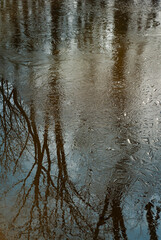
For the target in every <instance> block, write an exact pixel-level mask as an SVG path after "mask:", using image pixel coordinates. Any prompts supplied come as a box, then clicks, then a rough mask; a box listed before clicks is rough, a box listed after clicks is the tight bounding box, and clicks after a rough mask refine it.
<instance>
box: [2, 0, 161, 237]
mask: <svg viewBox="0 0 161 240" xmlns="http://www.w3.org/2000/svg"><path fill="white" fill-rule="evenodd" d="M4 2H5V3H6V4H8V5H9V9H10V11H9V12H7V11H6V12H7V13H5V11H2V10H0V11H2V12H3V18H4V19H7V14H8V15H9V18H10V20H14V21H13V34H11V35H12V38H11V39H10V37H9V39H8V43H9V44H8V45H9V46H10V45H11V46H12V47H13V48H14V49H16V50H17V49H18V50H20V49H21V51H22V50H23V48H25V50H26V51H29V52H30V51H33V50H39V48H41V50H43V49H45V44H44V42H47V43H48V44H47V47H49V46H50V54H51V55H52V57H53V58H52V64H51V65H52V66H51V67H50V68H49V69H48V71H49V72H50V73H49V76H50V77H49V78H50V79H49V80H48V81H49V82H48V84H49V91H48V93H47V97H46V98H45V111H44V112H43V113H42V116H41V117H42V119H41V120H42V121H41V122H42V124H39V123H38V121H37V118H38V117H37V114H38V113H37V112H38V111H37V109H36V106H35V105H36V104H35V102H34V100H35V99H34V97H33V96H32V97H31V98H30V102H29V103H25V101H22V99H21V97H20V95H21V94H20V90H19V88H18V87H16V84H15V83H13V84H11V83H9V82H8V81H6V80H5V76H3V77H2V78H1V87H0V103H1V109H0V110H1V113H0V125H1V129H2V132H1V134H0V147H1V155H0V157H1V158H0V159H1V160H0V161H1V172H2V175H3V176H5V177H6V175H8V176H9V173H10V174H11V176H12V178H13V179H14V183H13V184H12V186H11V189H7V190H6V191H5V194H7V193H9V192H10V191H13V192H14V191H15V192H14V194H15V193H16V195H17V199H16V203H17V204H16V206H15V209H14V211H13V212H14V217H13V218H12V224H13V226H14V227H15V228H16V229H18V230H17V231H18V235H17V238H18V239H24V238H25V239H35V238H36V239H37V238H42V239H64V238H66V239H80V238H81V239H106V236H105V235H106V234H107V235H108V236H109V235H110V236H111V235H112V236H113V238H114V239H116V240H117V239H128V233H127V221H126V218H125V213H124V208H123V202H124V201H123V199H124V198H125V197H126V196H127V195H128V191H129V189H130V186H131V185H132V183H133V182H134V181H135V179H136V175H135V172H133V166H134V164H136V163H133V164H132V163H131V160H130V159H129V156H133V155H134V154H135V153H136V152H137V151H138V149H139V141H138V142H135V140H136V139H133V137H132V135H133V134H134V131H133V132H132V133H131V132H130V129H129V122H128V121H127V120H126V119H125V118H124V117H125V116H126V115H124V114H126V112H125V110H126V107H127V105H128V102H127V93H128V82H127V79H126V73H125V70H126V64H127V53H128V48H129V46H130V44H129V41H128V33H129V26H130V21H131V19H130V18H131V16H130V13H129V12H130V9H129V12H128V11H123V10H122V8H121V7H120V6H121V5H127V1H125V0H122V1H114V8H113V9H114V11H113V15H112V21H111V22H112V23H111V22H108V20H104V22H101V26H100V25H99V24H100V22H99V21H98V23H97V24H96V20H95V19H98V20H100V19H101V17H102V15H101V17H100V16H99V15H98V16H97V14H96V13H97V9H99V10H100V9H102V12H101V13H103V16H104V18H105V16H106V13H107V6H108V4H109V1H107V2H106V1H101V2H99V3H98V2H97V1H96V0H95V1H92V0H91V1H79V0H78V1H76V3H77V5H76V7H75V8H72V7H73V5H72V6H71V5H70V7H71V9H70V10H71V12H72V11H73V12H74V14H73V16H74V17H73V18H74V19H75V20H74V21H75V22H74V21H73V22H72V20H71V18H70V14H69V15H68V14H67V12H66V10H65V8H64V6H67V4H66V3H65V1H49V4H48V5H46V3H45V1H32V3H31V2H30V1H29V0H24V1H23V2H22V6H21V8H22V11H21V13H20V12H19V11H18V10H19V9H20V7H19V1H15V2H14V3H13V1H2V2H1V3H0V4H1V8H2V9H4V8H5V7H6V5H5V4H3V3H4ZM129 2H132V1H129ZM152 2H153V4H155V5H157V1H152ZM36 6H39V8H38V7H37V8H36ZM95 6H97V7H98V8H96V7H95ZM112 6H113V5H112ZM12 7H13V8H12ZM68 7H69V6H68ZM35 8H36V11H35ZM45 8H46V9H47V10H48V13H50V14H49V15H50V17H49V18H47V17H46V16H45V14H42V13H43V11H44V9H45ZM46 9H45V10H46ZM5 10H6V8H5ZM47 10H46V11H47ZM18 12H19V13H18ZM30 12H32V13H33V15H32V17H31V16H30ZM73 12H72V13H73ZM80 13H81V14H80ZM21 14H22V16H21ZM41 16H43V17H44V19H45V21H46V22H45V21H43V20H42V19H43V17H42V19H41ZM45 17H46V18H45ZM20 19H21V20H20ZM149 19H150V20H149ZM151 19H153V20H152V21H155V19H156V13H155V8H154V9H153V10H152V13H150V14H148V16H147V19H146V20H147V21H146V24H145V28H146V26H147V25H149V24H150V22H151ZM35 20H36V23H35ZM40 20H41V21H40ZM39 21H40V22H39ZM4 22H5V21H4ZM71 22H72V24H73V25H72V26H73V29H74V30H73V32H71V29H70V23H71ZM37 23H40V25H41V26H39V24H37ZM110 24H112V26H111V32H112V34H113V35H112V37H113V38H112V50H111V52H112V54H113V58H112V61H113V69H112V79H111V85H112V91H111V92H110V94H111V101H112V102H113V104H114V116H115V119H114V120H113V119H112V121H113V122H112V127H113V129H112V130H113V131H114V134H116V139H117V140H116V144H117V146H118V148H119V150H120V153H121V154H120V155H119V154H118V156H116V163H115V164H114V166H113V169H112V174H111V177H110V179H108V180H107V186H106V192H105V194H104V200H103V204H102V205H101V206H100V208H101V209H102V210H98V209H99V206H97V204H98V203H99V200H98V199H97V195H94V194H93V195H94V196H92V197H93V199H94V201H92V200H91V199H90V200H89V199H88V198H87V196H86V195H88V194H91V195H92V193H91V192H90V191H89V193H88V194H87V192H88V189H87V188H84V191H81V189H80V187H79V186H77V185H76V184H75V183H74V182H73V181H72V180H71V179H72V176H70V174H69V171H68V164H69V163H68V164H67V156H66V152H65V144H64V142H65V141H64V137H63V136H64V135H63V134H64V133H63V127H62V122H61V121H62V115H61V114H62V113H61V93H60V89H61V86H60V85H59V80H60V76H59V70H58V69H60V68H61V67H60V63H61V47H62V45H63V40H62V39H63V38H64V35H65V37H66V38H67V40H68V41H69V42H71V43H72V41H73V39H74V41H75V42H76V43H77V44H78V46H77V47H78V49H79V50H81V49H83V51H85V50H86V49H90V50H89V52H90V53H92V51H93V50H94V51H96V52H97V51H98V49H99V53H100V52H101V51H103V50H102V49H103V46H104V45H105V44H106V41H107V38H106V37H107V36H106V35H107V33H109V32H110V30H109V26H110ZM46 25H48V27H49V31H48V32H47V33H46V35H45V34H44V32H45V31H44V29H45V27H46ZM34 26H35V29H36V30H35V29H34ZM64 26H65V27H64ZM39 27H40V29H39ZM33 29H34V30H35V31H36V33H38V34H34V30H33ZM65 29H66V32H65ZM101 29H103V30H101ZM43 31H44V32H43ZM101 31H102V32H101ZM64 32H65V33H64ZM24 36H25V37H24ZM96 36H97V37H96ZM102 39H103V40H102ZM41 40H42V42H41ZM95 40H97V41H95ZM40 42H41V43H42V44H40ZM102 42H103V43H102ZM8 45H7V44H6V45H5V46H8ZM94 60H95V59H93V55H92V61H90V63H89V65H90V71H89V72H90V73H89V75H91V76H93V75H92V73H93V72H94V71H95V70H94V69H93V65H92V64H93V61H94ZM28 62H29V60H28ZM53 62H54V63H53ZM34 64H35V65H36V64H37V62H36V63H34ZM34 64H33V65H34ZM6 66H8V63H7V64H6ZM30 67H31V66H30V63H29V68H30ZM31 68H32V67H31ZM6 69H7V67H6ZM15 69H16V68H14V71H15ZM26 69H27V70H26ZM16 71H17V72H19V73H21V72H27V73H28V67H26V65H25V67H24V68H23V67H22V68H21V67H20V69H19V68H17V69H16ZM16 71H15V72H16ZM31 71H32V70H31ZM36 71H37V70H36ZM53 72H54V74H53ZM4 75H5V74H4ZM15 75H16V74H15ZM17 75H18V74H17ZM33 75H34V74H33ZM35 75H36V74H35ZM85 76H86V75H85ZM30 80H31V79H30ZM13 82H14V81H13ZM15 82H16V81H15ZM33 85H34V84H33ZM87 93H88V89H87ZM112 110H113V109H112ZM134 118H135V116H134ZM107 124H108V123H107ZM118 129H119V131H118ZM109 135H110V133H109ZM129 136H130V137H131V138H129ZM95 137H96V138H97V136H95ZM128 144H129V145H130V147H129V145H128ZM88 157H89V158H90V157H91V156H88ZM97 157H98V158H99V157H100V156H99V155H98V156H97ZM93 178H95V176H94V177H93ZM89 186H90V185H89ZM89 188H90V187H89ZM93 202H95V203H94V204H93ZM154 209H155V210H156V214H154V213H153V210H154ZM145 211H146V220H147V223H148V228H149V235H150V238H151V240H152V239H158V236H157V227H158V220H159V214H160V208H159V206H157V207H156V208H155V207H154V205H153V204H152V203H151V202H149V203H148V204H147V205H146V207H145ZM12 214H13V213H12ZM103 227H104V229H103ZM102 229H103V230H102Z"/></svg>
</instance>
